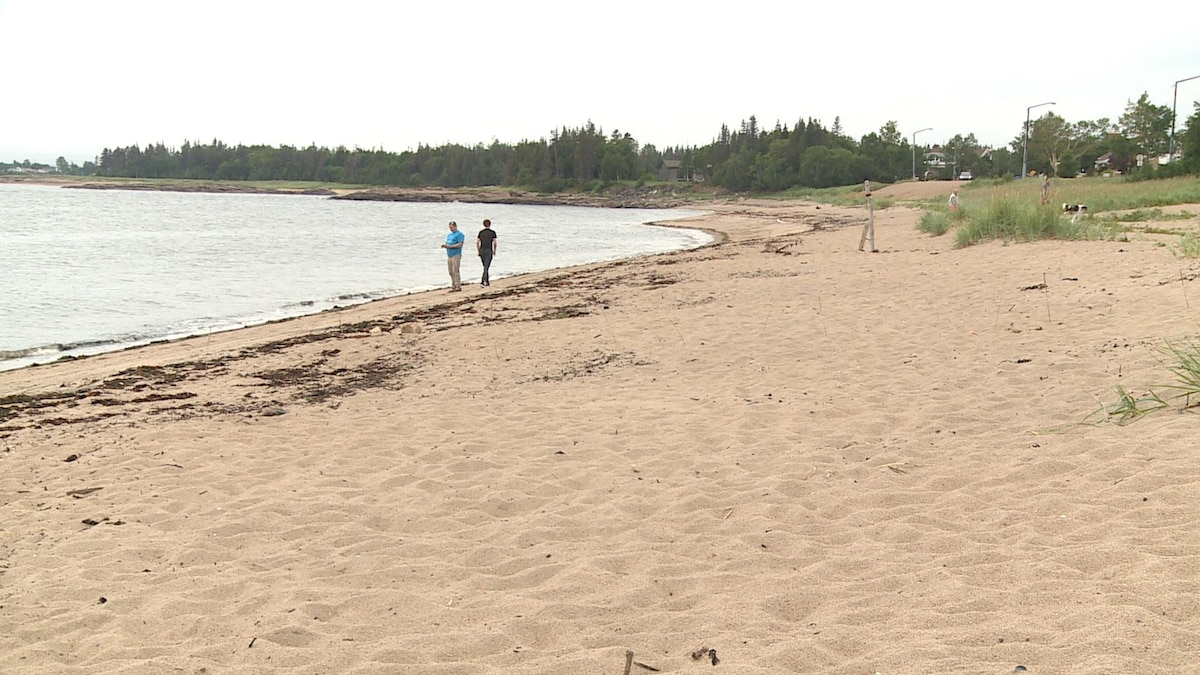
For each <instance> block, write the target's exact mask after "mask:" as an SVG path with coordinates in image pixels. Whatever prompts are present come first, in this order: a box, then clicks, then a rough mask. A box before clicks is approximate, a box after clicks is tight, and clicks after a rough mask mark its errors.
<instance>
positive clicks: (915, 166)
mask: <svg viewBox="0 0 1200 675" xmlns="http://www.w3.org/2000/svg"><path fill="white" fill-rule="evenodd" d="M921 131H933V127H925V128H924V129H921V130H920V131H914V132H913V180H916V179H917V134H919V133H921Z"/></svg>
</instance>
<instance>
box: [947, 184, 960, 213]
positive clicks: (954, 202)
mask: <svg viewBox="0 0 1200 675" xmlns="http://www.w3.org/2000/svg"><path fill="white" fill-rule="evenodd" d="M946 206H949V207H950V210H951V211H957V210H958V190H957V189H955V190H951V191H950V199H949V201H947V202H946Z"/></svg>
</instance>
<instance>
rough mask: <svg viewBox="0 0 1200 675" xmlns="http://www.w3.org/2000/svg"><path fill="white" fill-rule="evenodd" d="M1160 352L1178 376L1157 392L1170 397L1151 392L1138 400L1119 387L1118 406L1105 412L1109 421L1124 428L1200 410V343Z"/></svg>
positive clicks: (1168, 345)
mask: <svg viewBox="0 0 1200 675" xmlns="http://www.w3.org/2000/svg"><path fill="white" fill-rule="evenodd" d="M1160 352H1161V354H1162V356H1163V358H1164V367H1165V368H1166V370H1167V372H1169V373H1171V374H1172V375H1174V380H1173V381H1171V382H1167V383H1165V384H1159V385H1156V388H1157V389H1158V390H1159V391H1162V390H1166V391H1169V392H1170V393H1169V394H1167V395H1165V396H1164V395H1163V394H1160V393H1158V392H1157V391H1155V390H1154V389H1155V388H1150V389H1148V390H1147V392H1146V393H1145V394H1143V395H1141V396H1134V395H1133V394H1131V393H1129V392H1128V391H1127V390H1126V389H1125V388H1124V387H1122V386H1120V385H1118V386H1117V388H1116V391H1117V402H1116V403H1114V404H1113V405H1111V406H1108V407H1107V408H1105V409H1104V410H1103V412H1104V414H1105V417H1106V419H1108V420H1111V421H1113V422H1116V423H1117V424H1122V425H1124V424H1129V423H1130V422H1135V421H1137V420H1140V419H1142V418H1143V417H1145V416H1146V415H1149V414H1150V413H1152V412H1156V411H1159V410H1166V409H1171V408H1175V409H1180V410H1189V409H1192V408H1196V407H1198V406H1200V343H1197V342H1167V343H1166V345H1165V346H1164V347H1163V348H1162V349H1161V350H1160Z"/></svg>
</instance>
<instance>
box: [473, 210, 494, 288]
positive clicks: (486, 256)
mask: <svg viewBox="0 0 1200 675" xmlns="http://www.w3.org/2000/svg"><path fill="white" fill-rule="evenodd" d="M475 252H476V253H478V254H479V260H480V261H481V262H482V263H483V280H481V281H480V282H479V285H480V286H491V285H492V282H491V280H490V279H489V278H488V268H489V267H491V266H492V256H494V255H496V231H495V230H493V229H492V221H490V220H486V219H485V220H484V221H483V229H482V230H480V231H479V236H478V237H476V238H475Z"/></svg>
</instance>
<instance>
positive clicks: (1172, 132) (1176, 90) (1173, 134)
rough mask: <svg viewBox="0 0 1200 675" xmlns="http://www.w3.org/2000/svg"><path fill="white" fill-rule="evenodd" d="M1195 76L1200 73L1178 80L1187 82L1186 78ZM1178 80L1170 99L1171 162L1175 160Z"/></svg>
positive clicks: (1191, 78) (1194, 77)
mask: <svg viewBox="0 0 1200 675" xmlns="http://www.w3.org/2000/svg"><path fill="white" fill-rule="evenodd" d="M1196 78H1200V75H1193V76H1192V77H1186V78H1184V79H1182V80H1179V82H1187V81H1188V80H1194V79H1196ZM1179 82H1176V83H1175V96H1174V97H1173V98H1172V99H1171V149H1170V151H1169V152H1170V157H1171V160H1170V161H1172V162H1174V161H1175V104H1176V103H1178V102H1179Z"/></svg>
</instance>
